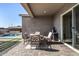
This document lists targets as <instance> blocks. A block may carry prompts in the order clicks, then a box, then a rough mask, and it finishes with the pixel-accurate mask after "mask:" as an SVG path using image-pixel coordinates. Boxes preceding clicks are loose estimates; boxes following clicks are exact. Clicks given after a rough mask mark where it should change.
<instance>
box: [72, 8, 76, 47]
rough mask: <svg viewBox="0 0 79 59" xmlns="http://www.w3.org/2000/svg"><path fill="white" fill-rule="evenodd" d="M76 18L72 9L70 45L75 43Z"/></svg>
mask: <svg viewBox="0 0 79 59" xmlns="http://www.w3.org/2000/svg"><path fill="white" fill-rule="evenodd" d="M75 24H76V19H75V11H74V9H72V46H73V47H75V43H76V25H75Z"/></svg>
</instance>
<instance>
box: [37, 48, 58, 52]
mask: <svg viewBox="0 0 79 59" xmlns="http://www.w3.org/2000/svg"><path fill="white" fill-rule="evenodd" d="M36 50H43V51H48V52H58V51H59V50H58V49H50V48H48V49H42V48H41V49H36Z"/></svg>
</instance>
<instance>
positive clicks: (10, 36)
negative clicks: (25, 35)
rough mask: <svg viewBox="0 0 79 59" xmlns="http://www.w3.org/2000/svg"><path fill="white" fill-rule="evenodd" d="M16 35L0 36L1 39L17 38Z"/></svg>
mask: <svg viewBox="0 0 79 59" xmlns="http://www.w3.org/2000/svg"><path fill="white" fill-rule="evenodd" d="M16 36H17V35H16V34H10V33H8V34H2V35H0V38H16Z"/></svg>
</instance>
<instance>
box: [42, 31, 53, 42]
mask: <svg viewBox="0 0 79 59" xmlns="http://www.w3.org/2000/svg"><path fill="white" fill-rule="evenodd" d="M51 37H52V32H49V34H48V36H44V38H45V39H46V40H47V41H48V42H51V41H52V40H51Z"/></svg>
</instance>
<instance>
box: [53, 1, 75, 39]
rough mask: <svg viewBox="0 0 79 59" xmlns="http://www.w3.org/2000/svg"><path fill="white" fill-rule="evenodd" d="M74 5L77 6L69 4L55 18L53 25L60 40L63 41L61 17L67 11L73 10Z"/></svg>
mask: <svg viewBox="0 0 79 59" xmlns="http://www.w3.org/2000/svg"><path fill="white" fill-rule="evenodd" d="M73 5H75V4H73V3H72V4H70V3H69V4H67V5H65V6H64V7H63V8H61V10H60V11H59V12H58V13H57V14H56V15H55V17H54V21H53V24H54V26H55V27H56V29H57V31H58V33H59V39H61V17H60V15H61V14H62V13H64V12H65V11H67V10H68V9H69V8H71V7H72V6H73Z"/></svg>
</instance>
